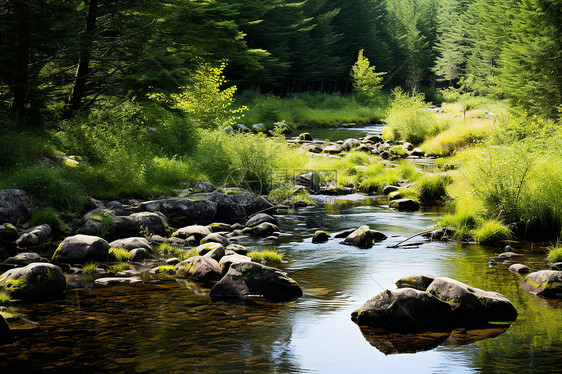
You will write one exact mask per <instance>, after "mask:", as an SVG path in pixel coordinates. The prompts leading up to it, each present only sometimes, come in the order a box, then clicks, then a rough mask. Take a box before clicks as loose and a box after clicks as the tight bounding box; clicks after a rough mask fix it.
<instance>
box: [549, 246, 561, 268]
mask: <svg viewBox="0 0 562 374" xmlns="http://www.w3.org/2000/svg"><path fill="white" fill-rule="evenodd" d="M547 259H548V261H550V262H552V263H556V262H562V244H561V243H560V241H558V242H556V244H554V245H551V246H550V247H548V256H547Z"/></svg>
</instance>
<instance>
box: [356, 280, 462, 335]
mask: <svg viewBox="0 0 562 374" xmlns="http://www.w3.org/2000/svg"><path fill="white" fill-rule="evenodd" d="M452 315H453V312H452V308H451V306H450V305H449V304H448V303H446V302H444V301H443V300H440V299H439V298H437V297H435V296H433V295H432V294H430V293H428V292H424V291H419V290H415V289H413V288H400V289H398V290H394V291H389V290H386V291H383V292H381V293H380V294H379V295H377V296H375V297H373V298H372V299H370V300H368V301H367V302H366V303H365V304H363V306H362V307H361V308H359V309H357V310H356V311H354V312H353V313H352V314H351V319H352V320H353V321H354V322H355V323H357V324H358V325H360V326H373V327H377V328H381V329H383V330H386V331H429V330H443V329H447V328H448V327H449V326H450V325H451V319H452Z"/></svg>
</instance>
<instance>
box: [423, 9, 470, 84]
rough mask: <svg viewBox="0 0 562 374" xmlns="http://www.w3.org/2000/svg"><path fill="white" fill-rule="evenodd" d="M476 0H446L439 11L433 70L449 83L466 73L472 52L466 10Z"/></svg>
mask: <svg viewBox="0 0 562 374" xmlns="http://www.w3.org/2000/svg"><path fill="white" fill-rule="evenodd" d="M473 1H474V0H445V1H444V2H443V5H442V7H441V9H440V11H439V13H438V25H437V42H436V44H435V50H436V52H437V58H436V60H435V66H434V67H433V71H434V72H435V74H436V75H437V76H438V77H439V78H440V79H441V80H445V81H448V82H449V84H451V83H454V82H456V81H458V79H459V78H460V77H462V76H464V75H465V72H466V60H467V55H468V54H469V52H470V44H469V35H468V25H467V20H466V14H465V12H466V10H467V8H468V6H469V4H470V3H472V2H473Z"/></svg>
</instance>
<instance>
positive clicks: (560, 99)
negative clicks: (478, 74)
mask: <svg viewBox="0 0 562 374" xmlns="http://www.w3.org/2000/svg"><path fill="white" fill-rule="evenodd" d="M561 20H562V1H560V0H522V1H521V2H520V3H519V4H518V6H517V11H516V12H515V16H514V20H513V28H512V35H513V37H512V38H511V39H510V40H509V41H507V42H506V43H505V47H504V48H503V50H502V54H501V58H500V62H501V67H500V79H499V86H500V88H501V89H502V91H503V92H505V94H506V95H507V97H509V98H510V99H511V101H512V102H513V103H514V104H516V105H519V106H522V107H524V108H527V109H528V110H530V111H531V112H533V113H537V114H542V115H546V116H550V117H553V118H555V117H556V116H557V114H558V107H559V106H560V105H561V104H562V23H561V22H560V21H561Z"/></svg>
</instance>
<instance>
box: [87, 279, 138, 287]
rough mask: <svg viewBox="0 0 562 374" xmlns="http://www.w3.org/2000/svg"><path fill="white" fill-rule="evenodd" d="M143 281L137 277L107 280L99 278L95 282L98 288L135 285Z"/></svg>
mask: <svg viewBox="0 0 562 374" xmlns="http://www.w3.org/2000/svg"><path fill="white" fill-rule="evenodd" d="M140 282H142V279H140V278H137V277H107V278H98V279H96V280H95V281H94V284H95V285H96V286H103V287H108V286H117V285H120V284H134V283H140Z"/></svg>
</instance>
